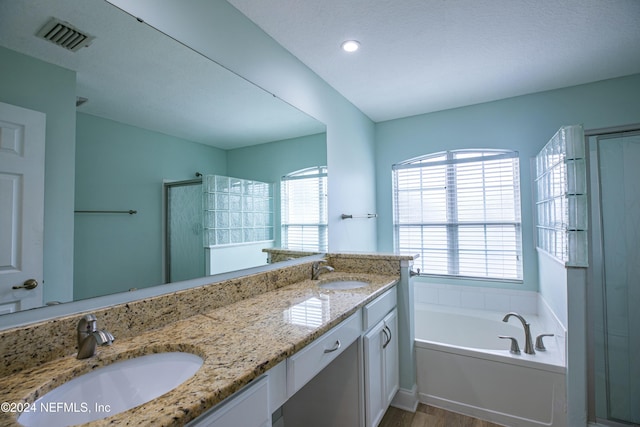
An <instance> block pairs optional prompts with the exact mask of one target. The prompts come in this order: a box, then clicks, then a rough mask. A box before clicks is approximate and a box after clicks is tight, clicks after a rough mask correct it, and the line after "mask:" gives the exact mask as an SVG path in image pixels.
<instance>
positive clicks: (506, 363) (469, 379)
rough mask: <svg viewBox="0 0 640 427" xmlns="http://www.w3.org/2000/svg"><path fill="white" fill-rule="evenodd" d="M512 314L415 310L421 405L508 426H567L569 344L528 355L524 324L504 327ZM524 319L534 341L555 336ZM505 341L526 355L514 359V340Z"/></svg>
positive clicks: (551, 341) (552, 341) (552, 344)
mask: <svg viewBox="0 0 640 427" xmlns="http://www.w3.org/2000/svg"><path fill="white" fill-rule="evenodd" d="M505 314H506V313H503V312H492V311H484V310H472V309H462V308H457V307H446V306H441V305H433V304H423V303H417V304H416V310H415V351H416V364H417V385H418V396H419V400H420V402H422V403H426V404H429V405H433V406H437V407H440V408H444V409H448V410H451V411H454V412H458V413H462V414H466V415H470V416H474V417H477V418H480V419H484V420H487V421H492V422H495V423H498V424H503V425H507V426H554V427H564V426H566V385H565V373H566V369H565V358H564V343H563V338H564V337H563V336H557V337H552V338H546V339H545V346H546V347H547V351H545V352H541V351H537V352H536V354H535V355H528V354H525V353H524V331H523V328H522V325H521V323H520V322H519V321H518V319H515V318H511V319H510V320H509V322H508V323H504V322H502V318H503V316H504V315H505ZM524 316H525V318H526V319H527V321H529V323H531V329H532V331H531V333H532V336H533V339H534V340H535V337H536V336H537V335H538V334H540V333H547V332H555V331H553V330H552V331H549V330H543V329H546V328H545V327H541V326H540V319H539V318H538V317H537V316H535V315H528V314H526V315H524ZM498 335H509V336H514V337H516V338H517V339H518V342H519V343H520V349H521V354H520V355H514V354H511V353H510V352H509V347H510V341H509V340H502V339H499V338H498ZM557 335H560V334H557Z"/></svg>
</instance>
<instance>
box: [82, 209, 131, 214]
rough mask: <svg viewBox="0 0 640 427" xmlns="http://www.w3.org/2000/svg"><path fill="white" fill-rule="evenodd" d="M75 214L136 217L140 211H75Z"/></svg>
mask: <svg viewBox="0 0 640 427" xmlns="http://www.w3.org/2000/svg"><path fill="white" fill-rule="evenodd" d="M73 212H74V213H109V214H129V215H135V214H137V213H138V211H134V210H128V211H73Z"/></svg>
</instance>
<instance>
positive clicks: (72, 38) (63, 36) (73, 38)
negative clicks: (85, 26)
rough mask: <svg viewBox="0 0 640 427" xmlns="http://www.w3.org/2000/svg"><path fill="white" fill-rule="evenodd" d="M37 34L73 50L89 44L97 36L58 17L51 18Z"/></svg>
mask: <svg viewBox="0 0 640 427" xmlns="http://www.w3.org/2000/svg"><path fill="white" fill-rule="evenodd" d="M36 35H37V36H38V37H41V38H43V39H45V40H49V41H50V42H52V43H55V44H57V45H58V46H61V47H63V48H65V49H67V50H70V51H72V52H77V51H78V50H79V49H81V48H83V47H86V46H89V45H90V44H91V42H92V41H93V39H94V38H95V37H93V36H90V35H89V34H86V33H83V32H82V31H80V30H78V29H76V28H74V27H73V26H72V25H70V24H69V23H67V22H64V21H60V20H58V19H56V18H51V20H50V21H49V22H47V23H46V24H45V25H44V27H42V28H40V31H38V33H37V34H36Z"/></svg>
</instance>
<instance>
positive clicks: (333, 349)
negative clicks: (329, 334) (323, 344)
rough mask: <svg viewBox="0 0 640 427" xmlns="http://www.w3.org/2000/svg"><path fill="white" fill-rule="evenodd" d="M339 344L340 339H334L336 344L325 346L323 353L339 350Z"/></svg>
mask: <svg viewBox="0 0 640 427" xmlns="http://www.w3.org/2000/svg"><path fill="white" fill-rule="evenodd" d="M341 345H342V344H340V340H338V341H336V344H335V346H334V347H333V348H325V349H324V352H325V353H333V352H334V351H336V350H339V349H340V346H341Z"/></svg>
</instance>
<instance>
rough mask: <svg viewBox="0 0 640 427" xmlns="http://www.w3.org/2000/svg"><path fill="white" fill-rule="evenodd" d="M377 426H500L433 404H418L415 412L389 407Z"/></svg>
mask: <svg viewBox="0 0 640 427" xmlns="http://www.w3.org/2000/svg"><path fill="white" fill-rule="evenodd" d="M379 427H500V426H499V425H498V424H494V423H490V422H488V421H482V420H478V419H476V418H471V417H468V416H466V415H460V414H456V413H454V412H449V411H445V410H444V409H440V408H436V407H434V406H428V405H423V404H422V403H421V404H419V405H418V409H417V410H416V412H415V414H414V413H411V412H407V411H403V410H402V409H398V408H394V407H389V409H388V410H387V412H386V413H385V414H384V417H383V418H382V421H381V422H380V425H379Z"/></svg>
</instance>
